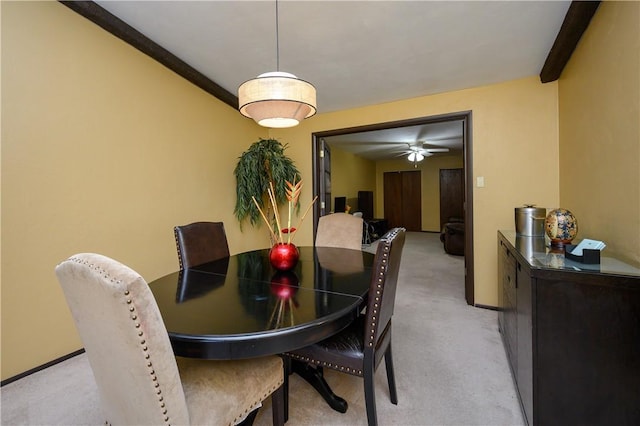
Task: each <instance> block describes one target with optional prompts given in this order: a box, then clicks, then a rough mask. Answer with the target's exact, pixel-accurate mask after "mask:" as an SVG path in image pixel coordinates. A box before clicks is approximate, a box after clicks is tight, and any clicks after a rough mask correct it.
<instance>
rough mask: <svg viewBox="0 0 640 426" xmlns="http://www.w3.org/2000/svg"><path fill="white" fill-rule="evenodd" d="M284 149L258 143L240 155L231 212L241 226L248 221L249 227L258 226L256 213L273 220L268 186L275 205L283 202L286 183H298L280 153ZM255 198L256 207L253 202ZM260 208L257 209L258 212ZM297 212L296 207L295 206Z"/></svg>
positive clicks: (290, 163)
mask: <svg viewBox="0 0 640 426" xmlns="http://www.w3.org/2000/svg"><path fill="white" fill-rule="evenodd" d="M286 148H287V145H282V144H281V143H280V142H279V141H277V140H276V139H262V138H260V140H259V141H257V142H254V143H253V144H252V145H251V146H250V147H249V149H248V150H246V151H245V152H243V153H242V155H241V156H240V158H239V161H238V164H237V165H236V168H235V170H234V175H235V177H236V207H235V209H234V210H233V212H234V214H235V216H236V218H237V219H238V221H239V222H240V228H242V224H243V223H244V222H245V221H246V220H248V221H249V223H250V224H251V225H258V226H260V221H261V219H260V218H261V213H260V209H262V210H263V211H267V212H268V215H269V216H270V218H273V213H274V212H273V211H272V209H271V207H270V206H271V202H270V199H269V195H268V191H269V188H270V183H272V185H273V188H274V195H275V200H276V203H277V204H278V205H280V204H284V203H285V202H287V201H288V200H287V193H286V189H287V185H286V183H287V181H289V182H298V181H300V179H301V178H300V173H299V172H298V169H297V167H296V166H295V164H294V163H293V160H291V159H290V158H289V157H287V156H286V155H285V153H284V151H285V149H286ZM252 197H254V198H255V200H256V203H257V206H256V203H254V202H253V200H252ZM258 206H259V207H260V209H259V208H258ZM296 208H299V205H296Z"/></svg>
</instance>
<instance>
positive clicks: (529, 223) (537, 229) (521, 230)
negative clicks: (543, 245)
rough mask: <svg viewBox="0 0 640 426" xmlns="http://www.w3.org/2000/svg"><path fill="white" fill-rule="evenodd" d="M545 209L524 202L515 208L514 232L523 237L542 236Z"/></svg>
mask: <svg viewBox="0 0 640 426" xmlns="http://www.w3.org/2000/svg"><path fill="white" fill-rule="evenodd" d="M546 217H547V209H545V208H544V207H536V206H535V204H525V205H524V206H523V207H516V208H515V220H516V234H517V235H523V236H525V237H543V236H544V220H545V218H546Z"/></svg>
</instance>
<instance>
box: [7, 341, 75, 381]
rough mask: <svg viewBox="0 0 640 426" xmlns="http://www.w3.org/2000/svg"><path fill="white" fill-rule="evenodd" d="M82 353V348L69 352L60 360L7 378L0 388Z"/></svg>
mask: <svg viewBox="0 0 640 426" xmlns="http://www.w3.org/2000/svg"><path fill="white" fill-rule="evenodd" d="M83 353H84V348H82V349H78V350H77V351H75V352H71V353H70V354H67V355H64V356H61V357H60V358H56V359H54V360H53V361H49V362H47V363H46V364H42V365H39V366H37V367H34V368H32V369H31V370H27V371H25V372H24V373H20V374H18V375H16V376H13V377H9V378H8V379H5V380H3V381H2V382H0V387H2V386H4V385H8V384H9V383H12V382H15V381H16V380H20V379H22V378H24V377H27V376H29V375H31V374H33V373H37V372H38V371H42V370H44V369H45V368H48V367H51V366H53V365H56V364H59V363H61V362H63V361H66V360H68V359H70V358H73V357H74V356H77V355H80V354H83Z"/></svg>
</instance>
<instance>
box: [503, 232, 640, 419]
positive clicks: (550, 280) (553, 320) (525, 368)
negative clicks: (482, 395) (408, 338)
mask: <svg viewBox="0 0 640 426" xmlns="http://www.w3.org/2000/svg"><path fill="white" fill-rule="evenodd" d="M602 254H603V257H602V258H601V261H600V263H599V264H592V265H586V264H582V263H580V262H577V261H574V260H570V259H567V258H565V257H564V254H563V253H558V252H554V251H552V250H551V249H550V248H549V247H546V246H545V244H544V237H521V236H518V235H516V233H515V232H513V231H499V232H498V280H499V293H498V299H499V305H500V311H499V315H498V318H499V320H498V323H499V327H500V332H501V334H502V339H503V342H504V346H505V351H506V353H507V358H508V360H509V364H510V367H511V372H512V374H513V378H514V382H515V384H516V388H517V390H518V397H519V399H520V403H521V406H522V409H523V413H524V416H525V420H526V421H527V423H528V424H529V425H597V424H601V425H613V424H615V425H638V424H640V269H639V267H638V266H636V265H630V264H628V263H625V262H622V261H619V260H617V259H615V258H609V257H604V256H605V254H606V251H604V252H602Z"/></svg>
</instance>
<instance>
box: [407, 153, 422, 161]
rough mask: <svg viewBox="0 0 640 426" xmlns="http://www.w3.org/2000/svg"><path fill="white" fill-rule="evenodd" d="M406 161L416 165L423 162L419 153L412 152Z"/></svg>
mask: <svg viewBox="0 0 640 426" xmlns="http://www.w3.org/2000/svg"><path fill="white" fill-rule="evenodd" d="M407 159H408V160H409V161H411V162H415V163H417V162H418V161H422V160H424V155H422V154H420V153H419V152H415V151H414V152H412V153H411V154H409V156H408V157H407Z"/></svg>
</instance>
